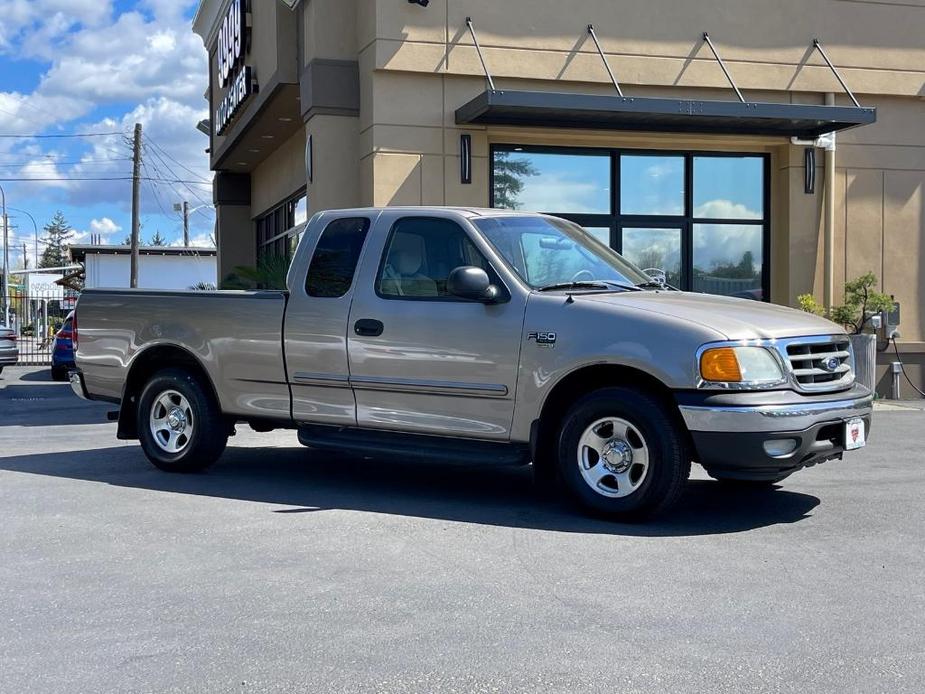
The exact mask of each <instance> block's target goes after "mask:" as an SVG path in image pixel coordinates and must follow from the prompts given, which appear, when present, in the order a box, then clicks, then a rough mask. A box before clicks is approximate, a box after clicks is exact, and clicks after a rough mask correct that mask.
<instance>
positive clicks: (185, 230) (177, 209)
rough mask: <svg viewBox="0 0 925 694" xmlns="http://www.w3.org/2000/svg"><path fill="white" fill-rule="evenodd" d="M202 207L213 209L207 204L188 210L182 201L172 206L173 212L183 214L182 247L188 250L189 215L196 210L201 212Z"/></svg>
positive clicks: (185, 203) (185, 202)
mask: <svg viewBox="0 0 925 694" xmlns="http://www.w3.org/2000/svg"><path fill="white" fill-rule="evenodd" d="M203 207H214V205H210V204H208V203H206V204H204V205H197V206H196V207H194V208H192V209H190V206H189V203H188V202H187V201H186V200H184V201H183V202H175V203H174V204H173V211H174V212H182V213H183V247H184V248H189V216H190V213H192V212H195V211H196V210H201V209H202V208H203Z"/></svg>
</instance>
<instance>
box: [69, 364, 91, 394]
mask: <svg viewBox="0 0 925 694" xmlns="http://www.w3.org/2000/svg"><path fill="white" fill-rule="evenodd" d="M68 380H69V381H70V382H71V390H73V391H74V394H75V395H76V396H77V397H79V398H82V399H83V400H89V399H90V396H88V395H87V388H86V386H84V375H83V374H82V373H80V371H76V370H75V371H71V372H70V373H69V374H68Z"/></svg>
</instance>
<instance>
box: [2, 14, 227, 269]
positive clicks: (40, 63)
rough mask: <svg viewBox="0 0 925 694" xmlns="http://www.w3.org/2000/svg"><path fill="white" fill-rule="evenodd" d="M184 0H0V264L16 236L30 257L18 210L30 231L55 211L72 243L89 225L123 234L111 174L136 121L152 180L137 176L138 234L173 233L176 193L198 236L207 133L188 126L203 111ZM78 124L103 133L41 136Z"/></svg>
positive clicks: (174, 237)
mask: <svg viewBox="0 0 925 694" xmlns="http://www.w3.org/2000/svg"><path fill="white" fill-rule="evenodd" d="M196 5H197V3H196V2H195V0H0V186H2V187H3V189H4V190H5V192H6V197H7V205H8V207H9V208H12V209H10V212H9V214H10V219H11V226H13V227H15V228H14V230H13V232H12V236H13V239H12V240H11V244H10V252H11V264H12V265H14V266H20V265H21V262H22V245H23V243H25V244H26V254H27V256H28V259H29V262H30V265H32V266H34V258H33V255H34V251H33V249H34V247H35V237H34V234H33V225H32V221H31V220H30V218H29V217H28V215H27V214H25V213H30V214H31V215H32V216H33V217H34V218H35V221H36V223H37V225H38V227H39V235H40V236H41V235H42V232H41V227H42V226H44V224H45V223H47V222H48V220H50V219H51V217H52V216H53V215H54V213H55V212H56V211H57V210H61V212H62V213H63V214H64V216H65V217H66V218H67V220H68V222H69V223H70V224H71V226H72V227H73V228H74V230H75V235H74V239H73V241H75V242H81V241H82V242H88V241H89V236H90V234H100V235H101V236H102V239H103V241H104V242H109V243H120V242H121V241H122V239H123V238H124V237H125V236H126V235H127V234H128V233H129V231H130V229H131V220H130V211H131V181H129V180H121V179H125V178H127V177H128V176H130V175H131V161H130V157H131V149H130V145H129V143H128V140H127V136H128V135H129V134H130V133H131V130H132V127H133V124H134V123H136V122H140V123H142V125H143V127H144V130H145V135H146V142H145V162H146V163H145V170H144V171H143V176H145V177H146V178H149V179H153V180H146V181H144V182H143V184H142V208H141V209H142V214H141V219H142V226H143V228H142V239H143V240H146V239H148V238H150V237H151V236H152V235H153V234H154V233H155V232H160V234H161V235H162V236H165V237H166V238H167V239H168V241H170V242H173V243H179V242H180V241H181V239H182V221H181V218H180V216H179V215H178V214H177V213H175V212H174V211H173V204H174V203H178V202H181V201H182V200H184V199H185V200H188V201H189V203H190V206H191V208H197V207H200V206H201V207H200V209H198V210H197V211H195V212H194V213H193V214H192V215H191V217H190V233H191V236H192V237H193V238H194V242H195V243H196V244H198V245H208V244H210V235H211V233H212V226H213V223H214V213H213V211H212V208H211V206H210V205H209V204H208V203H209V202H210V200H211V186H210V181H211V174H210V172H209V170H208V156H207V155H206V154H205V151H204V150H205V148H206V147H208V138H207V137H206V136H205V135H203V134H202V133H200V132H198V131H197V130H196V128H195V126H196V123H197V122H198V121H199V120H201V119H202V118H207V117H208V107H207V103H206V101H205V99H204V98H203V93H204V91H205V89H206V85H207V83H208V74H207V61H206V54H205V50H204V49H203V47H202V42H201V41H200V39H199V37H198V36H196V35H194V34H193V33H192V29H191V22H192V17H193V14H194V12H195V10H196ZM85 133H109V134H106V135H102V136H94V137H48V136H50V135H65V136H70V135H74V134H85ZM35 136H44V137H35ZM4 179H6V180H4ZM14 179H19V180H14ZM21 179H26V180H21ZM37 179H54V180H37ZM83 179H119V180H83ZM181 181H182V182H181ZM39 252H40V253H41V245H40V246H39Z"/></svg>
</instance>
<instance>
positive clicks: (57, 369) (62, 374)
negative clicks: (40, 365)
mask: <svg viewBox="0 0 925 694" xmlns="http://www.w3.org/2000/svg"><path fill="white" fill-rule="evenodd" d="M51 380H52V381H66V380H67V369H66V368H64V367H62V366H52V367H51Z"/></svg>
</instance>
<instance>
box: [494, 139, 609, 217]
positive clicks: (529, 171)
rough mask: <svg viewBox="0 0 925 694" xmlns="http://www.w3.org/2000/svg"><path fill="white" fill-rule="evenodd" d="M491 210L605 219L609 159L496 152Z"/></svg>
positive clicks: (606, 212) (513, 151)
mask: <svg viewBox="0 0 925 694" xmlns="http://www.w3.org/2000/svg"><path fill="white" fill-rule="evenodd" d="M492 164H493V167H494V171H493V181H494V187H493V191H492V192H493V203H494V206H495V207H503V208H506V209H511V210H526V211H529V212H552V211H557V212H560V213H570V214H610V198H611V194H610V156H609V155H607V154H602V155H598V154H558V153H536V152H528V151H524V150H523V149H520V148H514V149H496V150H495V152H494V156H493V161H492Z"/></svg>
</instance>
